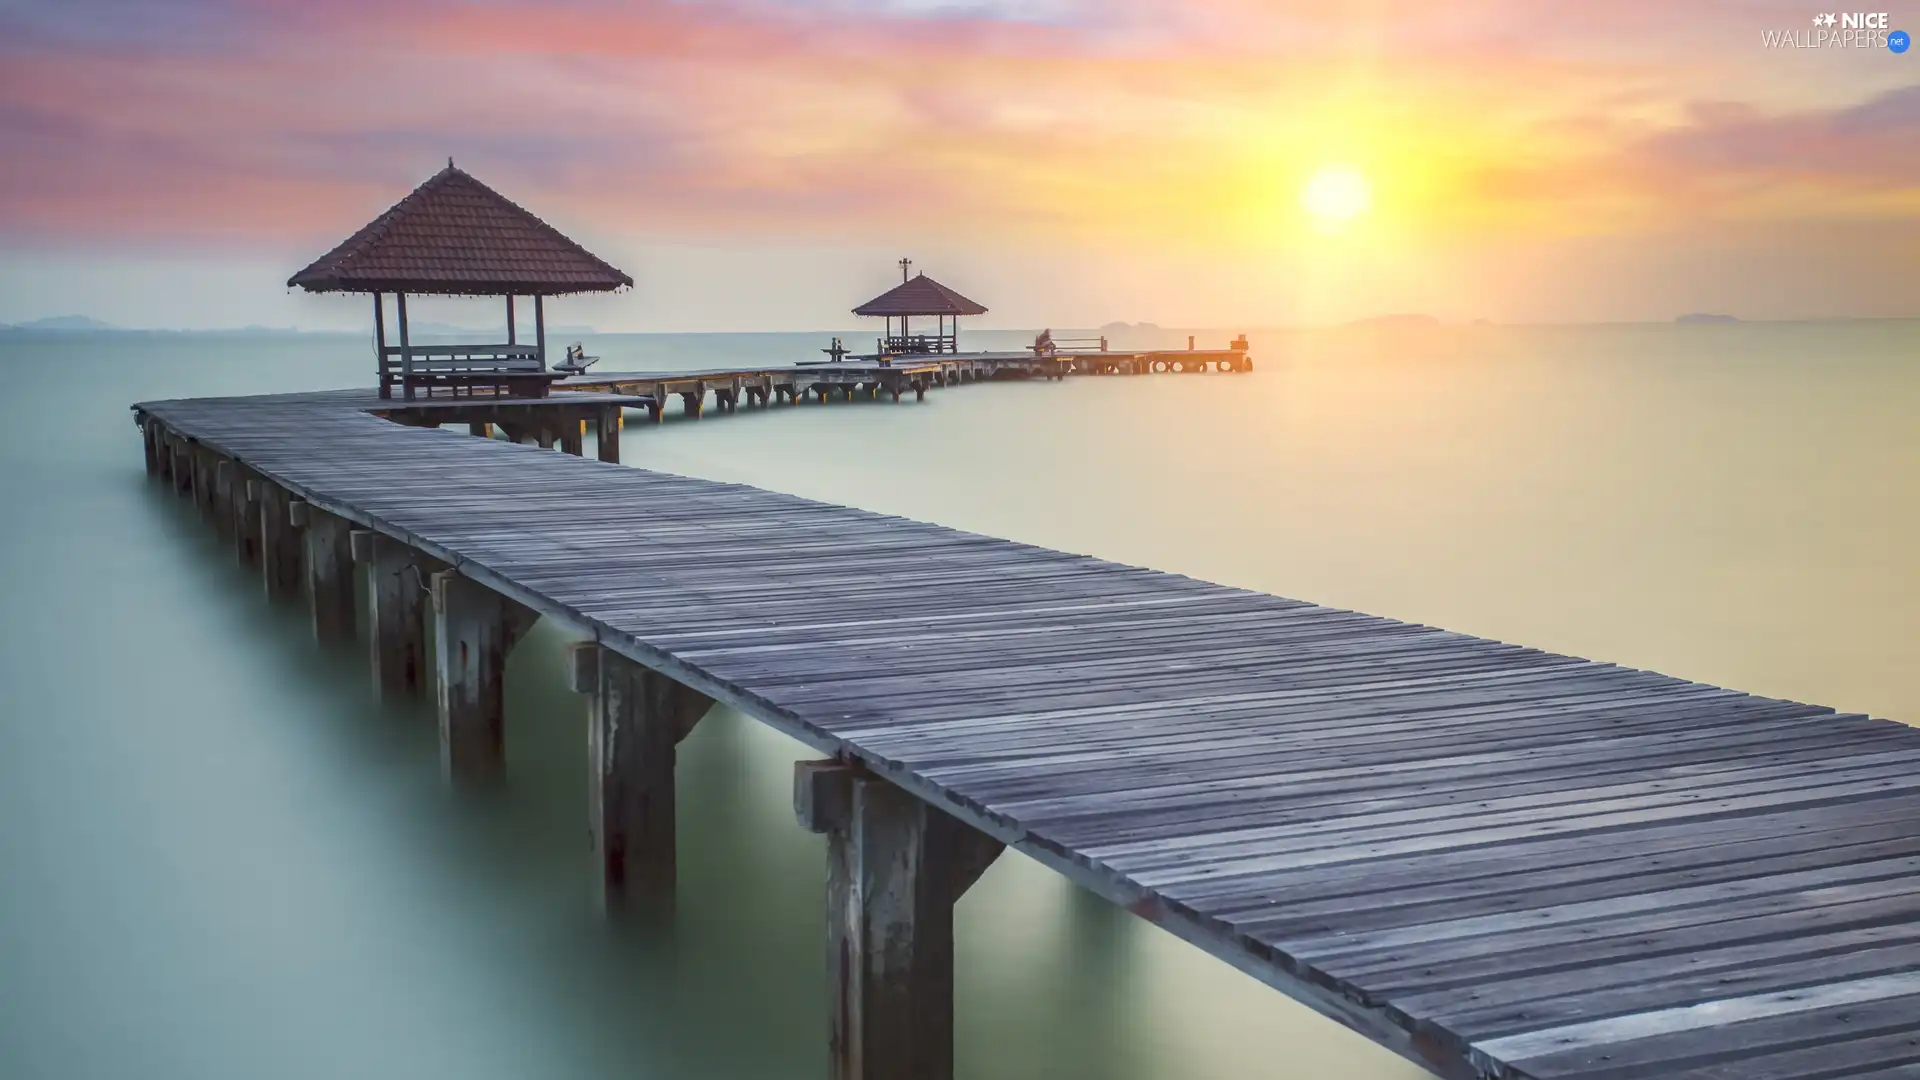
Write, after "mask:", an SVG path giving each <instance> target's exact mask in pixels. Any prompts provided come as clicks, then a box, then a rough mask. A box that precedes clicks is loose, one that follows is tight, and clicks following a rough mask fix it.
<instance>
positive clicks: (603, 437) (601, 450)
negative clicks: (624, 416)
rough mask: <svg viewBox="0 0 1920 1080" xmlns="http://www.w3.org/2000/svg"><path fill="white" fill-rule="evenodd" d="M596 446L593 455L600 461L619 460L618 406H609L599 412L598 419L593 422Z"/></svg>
mask: <svg viewBox="0 0 1920 1080" xmlns="http://www.w3.org/2000/svg"><path fill="white" fill-rule="evenodd" d="M594 436H595V440H594V441H595V442H596V444H597V445H596V446H595V447H594V453H595V455H596V456H597V457H599V459H600V460H601V461H613V462H617V461H619V460H620V406H618V405H609V406H607V407H605V408H603V409H601V410H600V417H599V419H598V420H596V421H595V422H594Z"/></svg>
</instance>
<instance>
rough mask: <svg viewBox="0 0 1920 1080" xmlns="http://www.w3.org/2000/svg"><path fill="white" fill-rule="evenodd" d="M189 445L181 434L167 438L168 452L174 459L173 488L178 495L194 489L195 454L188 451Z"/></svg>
mask: <svg viewBox="0 0 1920 1080" xmlns="http://www.w3.org/2000/svg"><path fill="white" fill-rule="evenodd" d="M189 445H190V444H189V443H188V442H187V440H186V439H185V438H183V437H181V436H179V435H170V436H168V438H167V453H168V455H170V456H171V457H172V459H173V490H174V493H175V494H176V495H184V494H186V493H187V492H189V491H191V490H193V455H192V454H190V453H189V452H188V447H189Z"/></svg>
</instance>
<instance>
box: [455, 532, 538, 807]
mask: <svg viewBox="0 0 1920 1080" xmlns="http://www.w3.org/2000/svg"><path fill="white" fill-rule="evenodd" d="M432 580H433V629H434V637H435V639H436V640H435V642H434V646H435V648H434V673H435V674H436V675H437V676H438V684H439V695H438V697H439V708H440V764H441V768H442V771H443V772H444V773H445V774H446V776H447V777H448V778H449V779H451V780H454V781H456V782H464V781H469V780H484V779H490V778H492V777H496V776H498V775H499V774H500V773H501V771H502V770H503V769H504V768H505V766H506V704H505V695H504V693H503V691H504V688H505V683H506V678H505V676H506V667H507V654H508V653H511V652H512V651H513V647H514V646H515V645H517V644H519V643H520V639H521V638H523V637H525V636H526V633H527V631H528V630H530V629H532V628H533V624H534V622H535V621H536V620H538V619H539V614H538V613H537V612H535V611H533V610H532V609H531V608H527V607H524V606H522V605H521V604H520V603H518V602H517V601H514V600H509V599H508V598H506V597H504V596H502V595H500V594H499V593H497V592H494V591H493V590H491V589H489V588H487V587H486V586H484V585H481V584H480V583H478V582H476V581H473V580H471V579H469V578H466V577H463V576H461V574H460V572H459V571H457V570H443V571H441V572H440V573H437V574H435V575H433V579H432Z"/></svg>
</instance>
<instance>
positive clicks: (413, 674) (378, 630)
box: [347, 529, 439, 700]
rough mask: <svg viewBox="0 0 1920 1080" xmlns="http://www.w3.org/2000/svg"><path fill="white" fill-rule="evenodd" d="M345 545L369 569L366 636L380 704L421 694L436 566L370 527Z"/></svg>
mask: <svg viewBox="0 0 1920 1080" xmlns="http://www.w3.org/2000/svg"><path fill="white" fill-rule="evenodd" d="M347 546H348V548H349V550H350V551H351V553H352V555H353V561H354V562H356V563H359V564H360V565H362V566H365V567H366V568H367V638H368V643H369V646H370V649H369V655H370V659H371V660H372V663H373V686H374V690H375V691H376V692H377V693H378V694H379V695H380V697H381V699H382V700H392V699H395V698H400V697H412V696H416V695H418V694H419V693H420V692H421V690H422V689H423V688H424V687H425V685H426V673H427V593H428V590H429V579H430V578H431V576H432V572H433V570H436V569H438V568H439V567H438V564H437V563H435V564H426V563H425V561H424V560H423V559H422V558H421V557H419V556H416V555H415V554H414V552H413V549H411V548H409V547H407V546H406V545H405V544H402V543H400V542H399V541H398V540H394V539H392V538H390V537H386V536H382V535H380V534H379V533H376V532H374V531H372V530H371V529H354V530H352V531H351V532H350V533H349V534H348V540H347Z"/></svg>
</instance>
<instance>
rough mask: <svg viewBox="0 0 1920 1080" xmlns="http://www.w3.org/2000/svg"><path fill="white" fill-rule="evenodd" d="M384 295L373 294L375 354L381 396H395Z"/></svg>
mask: <svg viewBox="0 0 1920 1080" xmlns="http://www.w3.org/2000/svg"><path fill="white" fill-rule="evenodd" d="M383 297H384V294H382V293H374V294H373V352H374V359H375V361H376V362H377V363H378V364H379V366H380V396H381V397H383V398H390V397H392V396H393V367H392V365H391V363H390V362H389V361H388V360H387V310H386V301H385V300H384V298H383Z"/></svg>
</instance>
